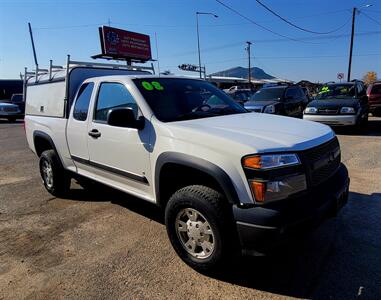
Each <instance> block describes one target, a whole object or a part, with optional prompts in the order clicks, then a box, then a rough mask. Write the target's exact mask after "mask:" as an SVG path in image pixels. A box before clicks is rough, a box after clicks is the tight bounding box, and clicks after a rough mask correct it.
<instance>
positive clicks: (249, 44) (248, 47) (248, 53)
mask: <svg viewBox="0 0 381 300" xmlns="http://www.w3.org/2000/svg"><path fill="white" fill-rule="evenodd" d="M246 44H247V47H246V50H247V55H248V58H249V76H248V78H249V87H250V90H251V61H250V47H251V44H252V43H251V42H249V41H247V42H246Z"/></svg>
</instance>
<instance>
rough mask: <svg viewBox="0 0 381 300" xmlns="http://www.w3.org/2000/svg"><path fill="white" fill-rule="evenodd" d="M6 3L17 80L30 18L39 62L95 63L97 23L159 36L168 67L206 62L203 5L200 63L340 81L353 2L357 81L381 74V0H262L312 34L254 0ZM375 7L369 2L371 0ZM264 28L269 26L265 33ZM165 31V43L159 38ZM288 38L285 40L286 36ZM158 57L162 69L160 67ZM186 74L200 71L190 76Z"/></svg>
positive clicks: (6, 59)
mask: <svg viewBox="0 0 381 300" xmlns="http://www.w3.org/2000/svg"><path fill="white" fill-rule="evenodd" d="M221 2H223V3H224V4H226V5H228V6H230V7H231V8H233V9H234V10H235V11H237V12H239V13H240V14H241V15H243V16H244V17H246V18H248V19H249V20H251V21H253V22H255V23H257V24H259V26H258V25H255V24H253V23H252V22H250V21H249V20H247V19H245V18H243V17H242V16H240V15H238V14H236V13H234V12H233V11H231V10H229V9H227V8H226V7H224V6H222V5H221V4H220V3H218V2H217V1H215V0H120V1H117V0H108V1H106V0H103V1H98V0H76V1H73V0H66V1H58V0H50V1H48V0H40V1H34V0H30V1H25V0H24V1H18V0H12V1H10V0H0V78H1V79H4V78H17V77H19V74H20V72H23V70H24V67H28V68H29V69H32V68H33V67H34V60H33V52H32V47H31V42H30V37H29V31H28V25H27V24H28V22H30V23H31V25H32V29H33V35H34V39H35V46H36V51H37V57H38V62H39V65H40V67H47V66H48V64H49V60H50V59H53V62H54V64H61V65H63V64H64V62H65V59H66V55H67V54H70V55H71V57H72V59H73V60H81V61H91V58H90V57H91V56H92V55H95V54H99V53H100V52H101V49H100V42H99V34H98V27H99V26H102V25H108V24H110V25H111V26H112V27H118V28H122V29H126V30H129V31H136V32H140V33H145V34H148V35H150V37H151V46H152V56H153V58H155V59H157V58H158V63H159V67H160V71H164V70H170V71H171V72H173V73H175V74H185V73H184V72H183V71H180V70H179V69H178V67H177V66H178V65H179V64H183V63H190V64H197V63H198V55H197V34H196V12H197V11H198V12H211V13H214V14H216V15H218V18H214V17H212V16H210V15H201V16H199V22H200V45H201V60H202V64H203V65H204V64H205V66H206V70H207V73H208V74H209V73H213V72H216V71H222V70H225V69H228V68H232V67H236V66H243V67H247V64H248V60H247V52H246V51H245V47H246V44H245V42H246V41H251V42H252V43H253V44H252V55H251V57H252V66H255V67H259V68H262V69H263V70H264V71H265V72H267V73H269V74H271V75H273V76H275V77H278V78H286V79H290V80H294V81H298V80H302V79H306V80H311V81H316V82H317V81H319V82H327V81H335V80H336V76H337V73H339V72H342V73H344V74H345V76H347V69H348V54H349V42H350V32H351V15H352V11H351V10H352V8H353V7H357V8H359V10H360V13H359V14H357V15H356V22H355V25H356V27H355V33H356V35H355V39H354V48H353V55H354V56H353V63H352V78H358V79H361V78H362V77H363V75H364V74H365V73H366V72H367V71H376V72H378V74H379V77H381V3H380V1H378V0H336V1H332V0H309V1H305V0H261V2H263V3H264V4H265V5H267V6H268V7H270V8H271V9H272V10H274V11H275V12H277V13H278V14H279V15H281V16H282V17H284V18H285V19H287V20H289V21H290V22H292V23H294V24H296V25H297V26H299V27H302V28H303V29H307V30H310V31H314V32H332V31H333V32H332V33H329V34H312V33H308V32H305V31H302V30H299V29H297V28H295V27H292V26H290V25H289V24H287V23H285V22H283V21H282V20H280V19H279V18H277V17H276V16H274V15H272V14H271V13H270V12H268V11H267V10H265V9H264V8H263V7H262V6H260V5H259V4H258V3H257V2H256V1H254V0H239V1H238V0H221ZM367 4H372V6H371V7H365V6H366V5H367ZM260 26H262V27H265V28H266V29H268V30H265V29H263V28H261V27H260ZM155 33H156V37H157V46H158V47H157V48H156V43H155ZM283 36H284V37H283ZM158 63H157V62H155V68H156V69H157V68H158ZM186 74H188V75H191V74H192V75H197V74H195V73H189V72H187V73H186Z"/></svg>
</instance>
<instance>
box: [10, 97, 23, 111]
mask: <svg viewBox="0 0 381 300" xmlns="http://www.w3.org/2000/svg"><path fill="white" fill-rule="evenodd" d="M11 103H12V104H16V105H17V106H18V107H19V109H20V111H21V114H22V115H24V114H25V101H24V98H23V94H13V95H12V98H11Z"/></svg>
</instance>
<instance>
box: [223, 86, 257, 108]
mask: <svg viewBox="0 0 381 300" xmlns="http://www.w3.org/2000/svg"><path fill="white" fill-rule="evenodd" d="M227 94H228V95H229V96H230V97H232V98H233V99H234V100H235V101H236V102H237V103H239V104H241V105H244V104H245V102H246V101H248V100H250V98H251V96H252V95H253V92H252V91H251V90H249V89H242V90H236V91H234V92H227Z"/></svg>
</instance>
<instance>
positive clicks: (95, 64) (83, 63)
mask: <svg viewBox="0 0 381 300" xmlns="http://www.w3.org/2000/svg"><path fill="white" fill-rule="evenodd" d="M69 64H70V65H77V66H87V67H92V66H95V67H108V68H110V67H112V68H115V69H127V70H150V71H153V65H151V66H150V67H146V66H128V65H120V64H107V63H95V62H83V61H75V60H70V61H69Z"/></svg>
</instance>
